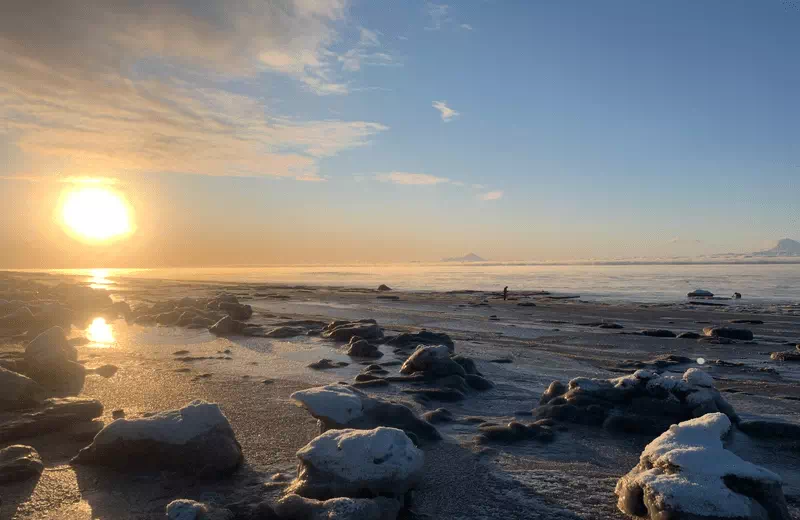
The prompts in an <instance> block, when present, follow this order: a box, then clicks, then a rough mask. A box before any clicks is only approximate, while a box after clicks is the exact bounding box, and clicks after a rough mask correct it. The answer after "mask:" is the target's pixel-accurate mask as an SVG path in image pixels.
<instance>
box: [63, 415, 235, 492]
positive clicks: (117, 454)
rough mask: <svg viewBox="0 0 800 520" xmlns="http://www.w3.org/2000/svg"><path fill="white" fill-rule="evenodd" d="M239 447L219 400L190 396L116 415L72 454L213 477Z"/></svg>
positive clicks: (227, 467) (81, 459) (227, 468)
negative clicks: (161, 407)
mask: <svg viewBox="0 0 800 520" xmlns="http://www.w3.org/2000/svg"><path fill="white" fill-rule="evenodd" d="M241 461H242V448H241V446H240V445H239V443H238V442H237V441H236V436H235V435H234V433H233V429H232V428H231V425H230V423H229V422H228V419H227V418H226V417H225V416H224V415H223V414H222V411H221V410H220V409H219V406H217V405H216V404H212V403H206V402H205V401H193V402H192V403H190V404H188V405H187V406H185V407H183V408H181V409H180V410H171V411H167V412H160V413H157V414H154V415H152V416H150V417H146V418H141V419H117V420H116V421H114V422H112V423H110V424H109V425H108V426H106V427H105V428H103V430H102V431H101V432H100V433H98V434H97V436H96V437H95V438H94V441H92V444H90V445H89V446H87V447H86V448H84V449H82V450H81V451H80V453H78V455H77V456H76V457H75V458H74V459H73V463H75V464H88V465H99V466H109V467H114V468H118V469H121V470H132V469H160V470H173V471H180V472H185V473H187V474H190V475H195V476H198V477H203V478H205V477H219V476H221V475H225V474H227V473H230V472H231V471H233V470H234V469H236V468H237V467H238V466H239V464H240V463H241Z"/></svg>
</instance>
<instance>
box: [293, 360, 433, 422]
mask: <svg viewBox="0 0 800 520" xmlns="http://www.w3.org/2000/svg"><path fill="white" fill-rule="evenodd" d="M445 348H446V347H445ZM290 397H291V399H292V400H294V401H296V402H298V403H299V404H301V405H302V406H303V407H305V408H306V409H307V410H308V411H309V412H310V413H311V415H313V416H314V417H317V418H319V417H326V418H330V419H332V420H333V421H335V422H337V423H339V424H347V423H348V422H350V421H351V420H353V419H357V418H359V417H361V416H363V415H364V410H363V404H362V402H361V395H360V393H357V392H356V391H355V390H353V389H352V388H350V387H347V386H344V385H327V386H320V387H316V388H309V389H308V390H300V391H297V392H295V393H293V394H292V395H291V396H290Z"/></svg>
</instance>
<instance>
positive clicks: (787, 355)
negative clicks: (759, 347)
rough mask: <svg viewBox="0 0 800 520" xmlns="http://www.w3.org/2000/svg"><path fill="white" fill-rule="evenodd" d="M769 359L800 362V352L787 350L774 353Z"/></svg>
mask: <svg viewBox="0 0 800 520" xmlns="http://www.w3.org/2000/svg"><path fill="white" fill-rule="evenodd" d="M769 357H770V358H772V359H773V360H774V361H800V351H797V350H785V351H783V352H773V353H772V354H770V355H769Z"/></svg>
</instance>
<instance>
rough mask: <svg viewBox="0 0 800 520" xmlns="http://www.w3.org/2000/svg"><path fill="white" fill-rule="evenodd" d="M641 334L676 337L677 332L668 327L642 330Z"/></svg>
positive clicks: (653, 336) (656, 336) (654, 336)
mask: <svg viewBox="0 0 800 520" xmlns="http://www.w3.org/2000/svg"><path fill="white" fill-rule="evenodd" d="M639 334H641V335H642V336H650V337H652V338H674V337H675V333H674V332H672V331H671V330H666V329H646V330H643V331H640V332H639Z"/></svg>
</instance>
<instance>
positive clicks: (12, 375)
mask: <svg viewBox="0 0 800 520" xmlns="http://www.w3.org/2000/svg"><path fill="white" fill-rule="evenodd" d="M0 388H2V391H0V412H2V411H7V410H19V409H21V408H30V407H31V406H34V405H36V404H38V403H39V402H40V400H41V398H42V397H43V396H44V393H45V390H44V388H42V387H41V386H40V385H39V383H37V382H36V381H34V380H33V379H30V378H28V377H25V376H23V375H22V374H18V373H16V372H12V371H11V370H6V369H5V368H2V367H0Z"/></svg>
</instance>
